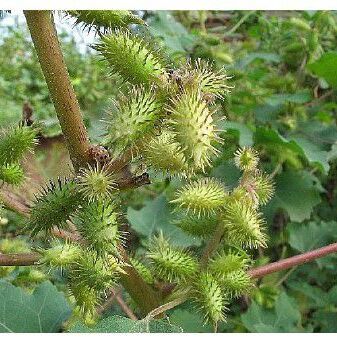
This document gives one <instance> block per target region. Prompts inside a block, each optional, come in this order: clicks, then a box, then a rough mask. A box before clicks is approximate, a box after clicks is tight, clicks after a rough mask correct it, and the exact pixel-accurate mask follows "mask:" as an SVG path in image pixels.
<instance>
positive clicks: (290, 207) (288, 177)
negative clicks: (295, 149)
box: [265, 171, 321, 222]
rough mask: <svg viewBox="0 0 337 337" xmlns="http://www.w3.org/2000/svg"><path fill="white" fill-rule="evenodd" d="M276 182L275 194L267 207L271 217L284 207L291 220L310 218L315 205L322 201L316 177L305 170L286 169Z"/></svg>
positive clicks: (297, 220) (266, 209)
mask: <svg viewBox="0 0 337 337" xmlns="http://www.w3.org/2000/svg"><path fill="white" fill-rule="evenodd" d="M275 183H276V191H275V195H274V197H273V198H272V200H271V201H270V203H269V204H268V205H267V206H266V207H265V212H266V213H267V215H268V216H269V218H272V217H273V215H274V214H275V212H277V211H278V210H279V209H283V210H285V211H286V212H287V213H288V215H289V217H290V220H291V221H295V222H301V221H303V220H306V219H309V218H310V216H311V213H312V211H313V208H314V206H316V205H317V204H319V203H320V201H321V198H320V195H319V188H318V187H317V186H316V185H315V177H314V176H312V175H311V174H310V173H308V172H305V171H302V172H296V171H285V172H282V173H281V174H280V175H279V176H277V178H276V179H275Z"/></svg>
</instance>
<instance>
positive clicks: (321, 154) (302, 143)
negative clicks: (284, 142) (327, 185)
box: [288, 135, 330, 173]
mask: <svg viewBox="0 0 337 337" xmlns="http://www.w3.org/2000/svg"><path fill="white" fill-rule="evenodd" d="M288 139H290V140H292V141H294V142H295V143H296V144H297V145H298V146H299V147H300V148H301V150H302V151H303V154H304V155H305V157H306V158H307V160H308V161H309V163H311V164H318V165H319V167H320V168H321V170H322V171H323V172H325V173H328V172H329V169H330V165H329V152H328V151H323V150H321V149H320V147H319V146H318V145H316V144H315V143H313V142H311V141H310V140H309V139H307V138H304V137H303V136H299V135H294V136H290V137H288Z"/></svg>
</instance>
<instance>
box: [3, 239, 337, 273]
mask: <svg viewBox="0 0 337 337" xmlns="http://www.w3.org/2000/svg"><path fill="white" fill-rule="evenodd" d="M333 253H337V242H336V243H332V244H331V245H328V246H325V247H322V248H318V249H315V250H312V251H310V252H307V253H303V254H299V255H295V256H293V257H289V258H287V259H283V260H280V261H277V262H273V263H269V264H267V265H265V266H262V267H257V268H253V269H251V270H250V271H249V275H250V276H251V277H253V278H261V277H264V276H266V275H268V274H272V273H276V272H278V271H281V270H285V269H289V268H292V267H294V266H299V265H301V264H304V263H308V262H311V261H314V260H316V259H319V258H321V257H323V256H326V255H329V254H333ZM122 254H125V253H123V252H122ZM38 259H39V255H38V254H36V253H24V254H0V265H1V266H29V265H32V264H34V263H35V262H37V261H38Z"/></svg>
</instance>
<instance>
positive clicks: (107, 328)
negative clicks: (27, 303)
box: [70, 316, 182, 333]
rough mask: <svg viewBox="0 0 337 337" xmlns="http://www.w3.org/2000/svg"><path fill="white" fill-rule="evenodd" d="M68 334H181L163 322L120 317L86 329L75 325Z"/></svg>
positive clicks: (109, 318)
mask: <svg viewBox="0 0 337 337" xmlns="http://www.w3.org/2000/svg"><path fill="white" fill-rule="evenodd" d="M70 332H80V333H84V332H100V333H104V332H105V333H106V332H124V333H125V332H156V333H159V332H161V333H169V332H182V329H181V328H179V327H177V326H175V325H172V324H170V323H168V322H167V321H165V320H151V321H147V320H146V319H143V320H139V321H133V320H131V319H129V318H126V317H122V316H109V317H107V318H104V319H102V320H101V321H99V322H98V323H97V324H96V325H95V326H94V327H88V326H86V325H84V324H83V323H76V324H75V325H74V326H73V327H72V328H71V329H70Z"/></svg>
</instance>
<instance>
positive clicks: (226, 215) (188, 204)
mask: <svg viewBox="0 0 337 337" xmlns="http://www.w3.org/2000/svg"><path fill="white" fill-rule="evenodd" d="M234 161H235V163H236V165H237V166H238V167H239V168H240V169H241V170H242V177H241V179H240V181H239V184H238V186H237V187H236V188H234V189H233V190H232V191H228V189H226V188H225V187H224V186H223V184H222V183H221V182H220V181H218V180H216V179H214V178H199V179H196V180H191V181H190V182H188V183H187V184H186V185H185V186H183V187H182V188H181V189H180V190H178V191H177V192H176V199H174V200H172V201H171V202H172V203H173V204H175V205H176V207H177V210H178V211H179V212H178V214H179V216H178V218H177V219H176V220H175V224H176V225H177V226H178V227H180V228H181V229H182V230H184V231H185V232H186V233H188V234H190V235H193V236H199V237H200V238H202V239H204V241H205V243H206V249H205V252H207V255H205V254H206V253H205V252H204V253H201V254H199V253H195V252H194V253H192V252H191V251H186V250H181V249H179V248H177V247H174V246H172V245H171V244H170V243H169V242H168V241H167V240H166V239H164V238H163V237H162V235H160V236H159V237H157V238H155V239H154V240H153V242H152V243H151V244H150V246H149V251H148V253H147V258H148V259H149V262H150V266H151V269H152V271H153V275H155V277H157V278H158V279H159V280H161V281H164V282H170V283H174V284H176V287H175V288H176V291H177V294H179V292H180V291H183V292H184V293H185V296H187V298H189V299H190V300H192V301H193V302H194V303H195V305H196V306H197V308H199V309H200V310H201V311H202V312H203V313H204V316H205V320H206V321H211V322H213V323H214V324H215V325H216V324H217V322H218V321H221V320H225V313H226V311H227V304H228V303H229V302H230V300H231V299H233V298H236V297H238V296H240V295H243V294H246V293H248V292H249V291H250V290H251V288H252V287H253V282H252V280H251V279H250V277H249V275H248V273H247V269H248V267H249V265H250V261H251V259H250V258H249V252H250V250H251V249H252V248H258V247H265V246H266V241H267V236H266V234H265V229H264V221H263V218H262V216H261V214H260V212H259V210H258V209H259V206H260V205H263V204H265V203H266V202H267V201H268V200H269V199H270V198H271V196H272V194H273V183H272V181H271V179H270V178H269V177H268V176H266V175H263V174H261V173H260V171H259V170H258V167H257V165H258V161H259V158H258V156H257V153H256V152H255V151H254V150H253V149H251V148H243V149H240V150H238V151H237V152H236V154H235V160H234ZM171 296H174V293H173V294H172V295H171Z"/></svg>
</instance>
